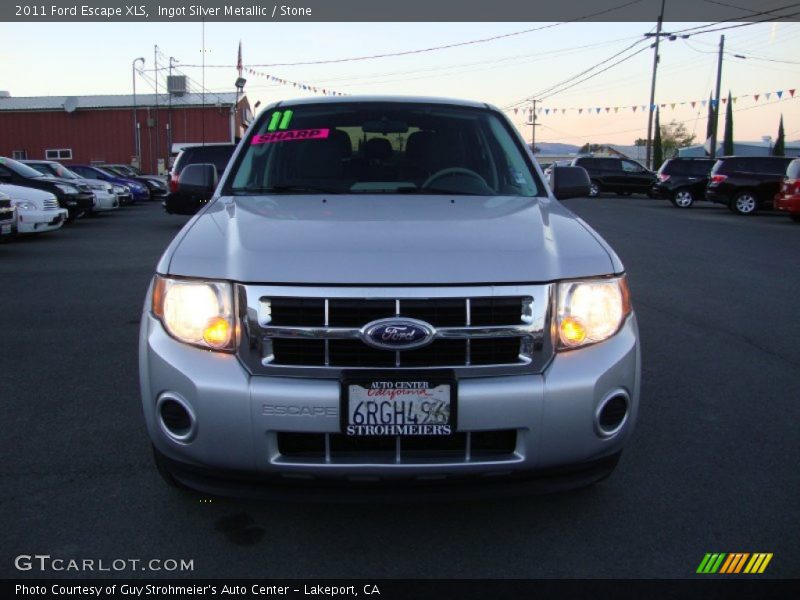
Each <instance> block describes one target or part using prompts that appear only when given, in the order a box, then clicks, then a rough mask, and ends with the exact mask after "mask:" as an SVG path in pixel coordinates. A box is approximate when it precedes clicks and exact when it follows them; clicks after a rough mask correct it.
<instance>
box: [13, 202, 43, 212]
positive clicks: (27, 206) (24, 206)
mask: <svg viewBox="0 0 800 600" xmlns="http://www.w3.org/2000/svg"><path fill="white" fill-rule="evenodd" d="M14 204H15V205H16V207H17V210H39V207H38V206H36V205H35V204H34V203H33V202H15V203H14Z"/></svg>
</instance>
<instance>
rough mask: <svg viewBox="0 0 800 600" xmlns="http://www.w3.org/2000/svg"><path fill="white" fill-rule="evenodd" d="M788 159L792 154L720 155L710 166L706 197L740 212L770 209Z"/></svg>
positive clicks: (784, 172)
mask: <svg viewBox="0 0 800 600" xmlns="http://www.w3.org/2000/svg"><path fill="white" fill-rule="evenodd" d="M790 162H792V157H783V156H723V157H722V158H720V159H719V160H718V161H717V162H716V164H715V165H714V168H713V169H711V177H710V179H709V181H708V186H707V187H706V198H707V199H708V200H710V201H711V202H716V203H718V204H725V205H726V206H727V207H728V208H730V209H731V210H732V211H733V212H735V213H737V214H740V215H751V214H753V213H754V212H756V211H757V210H758V209H759V208H766V209H770V208H772V199H773V198H774V197H775V194H777V193H778V191H779V190H780V188H781V185H782V184H783V177H784V175H786V167H788V166H789V163H790Z"/></svg>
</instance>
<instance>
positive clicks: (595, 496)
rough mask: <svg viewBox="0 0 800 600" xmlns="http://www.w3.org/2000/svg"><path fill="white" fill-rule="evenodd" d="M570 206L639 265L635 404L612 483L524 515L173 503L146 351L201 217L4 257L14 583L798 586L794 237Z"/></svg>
mask: <svg viewBox="0 0 800 600" xmlns="http://www.w3.org/2000/svg"><path fill="white" fill-rule="evenodd" d="M565 204H567V206H569V207H570V208H571V209H572V210H574V211H575V212H576V213H577V214H578V215H580V216H581V217H583V218H584V219H585V220H586V221H587V222H588V223H589V224H590V225H592V226H593V227H594V228H595V229H597V230H598V231H599V232H600V233H601V234H602V235H603V236H604V237H605V238H606V240H608V241H609V242H610V243H611V245H612V246H613V247H614V248H615V249H616V251H617V252H618V254H619V255H620V257H621V258H622V260H623V262H624V263H625V265H626V267H627V270H628V273H629V280H630V285H631V289H632V294H633V301H634V307H635V309H636V311H637V313H638V318H639V326H640V330H641V336H642V349H643V386H642V397H641V408H640V414H639V422H638V427H637V431H636V433H635V436H634V438H633V440H632V442H631V444H630V445H629V446H628V448H627V449H626V451H625V453H624V454H623V456H622V460H621V461H620V464H619V466H618V468H617V470H616V472H615V473H614V474H613V475H612V476H611V478H609V479H608V480H606V481H605V482H603V483H601V484H599V485H597V486H594V487H592V488H589V489H585V490H580V491H576V492H570V493H562V494H557V495H549V496H537V497H529V498H511V499H508V498H506V499H494V500H482V501H454V502H448V503H435V504H425V503H413V504H407V505H406V504H401V503H399V504H398V503H392V504H386V503H382V502H376V503H360V504H344V505H342V504H328V503H324V502H313V503H302V502H265V501H259V502H254V501H238V500H228V499H219V498H204V497H201V496H197V495H194V494H187V493H181V492H180V491H177V490H174V489H171V488H169V487H167V486H166V485H165V484H164V483H163V482H162V480H161V479H160V477H159V476H158V474H157V473H156V471H155V469H154V467H153V464H152V460H151V455H150V446H149V441H148V438H147V434H146V431H145V428H144V424H143V419H142V414H141V408H140V399H139V391H138V382H137V333H138V324H139V315H140V311H141V306H142V302H143V300H144V294H145V291H146V288H147V285H148V282H149V279H150V277H151V275H152V272H153V269H154V267H155V264H156V261H157V260H158V257H159V255H160V254H161V252H162V251H163V249H164V248H165V247H166V245H167V244H168V243H169V241H170V240H171V239H172V237H173V236H174V235H175V234H176V233H177V232H178V230H179V229H180V227H181V226H182V225H183V223H185V221H186V218H183V217H174V216H169V215H165V214H164V213H163V212H162V210H161V208H160V207H159V206H158V205H157V204H156V203H152V204H149V205H137V206H132V207H127V208H124V209H121V210H119V211H117V212H116V213H113V214H104V215H100V216H98V217H95V218H87V219H81V220H79V221H78V222H76V223H74V224H71V225H68V226H66V227H64V228H63V229H62V230H60V231H57V232H53V233H50V234H45V235H40V236H38V237H36V238H29V239H22V240H18V241H14V242H11V243H5V244H2V245H0V282H2V283H1V284H0V332H2V343H1V344H2V345H1V347H2V351H0V356H1V357H2V358H1V360H0V373H1V375H0V399H1V402H2V404H0V406H2V410H3V415H2V421H0V423H1V424H2V426H0V449H1V450H2V457H3V458H2V461H0V488H1V489H2V494H0V508H1V509H2V510H0V529H1V530H2V535H0V576H2V577H28V576H36V577H41V576H42V575H44V576H46V577H53V576H88V575H91V573H75V572H53V571H50V572H46V573H40V572H38V571H35V570H32V571H18V570H17V569H16V568H15V567H14V557H16V556H18V555H20V554H25V555H28V554H30V555H33V554H48V555H51V556H52V557H60V558H65V559H70V558H74V559H78V560H80V559H103V560H104V561H107V564H108V563H110V562H111V561H112V560H114V559H131V558H133V559H143V560H149V559H153V558H156V559H170V558H172V559H178V560H180V559H191V560H193V564H194V570H193V571H192V572H189V573H179V572H177V573H176V572H170V573H160V572H139V571H135V570H123V571H121V572H119V573H116V575H119V576H127V577H138V576H146V577H153V576H160V575H169V576H178V577H180V576H183V575H189V576H193V577H208V578H215V577H259V578H269V577H275V578H334V577H337V578H343V577H344V578H350V577H365V578H389V577H424V578H428V577H430V578H450V577H470V578H471V577H501V578H512V577H513V578H527V577H647V578H650V577H692V576H693V575H694V572H695V569H696V568H697V566H698V564H699V563H700V561H701V559H702V558H703V555H704V554H705V553H707V552H771V553H774V558H773V559H772V562H771V563H770V565H769V567H768V569H767V572H766V574H765V576H772V577H798V576H800V536H799V535H798V534H799V533H800V531H799V530H800V527H798V524H799V523H800V468H798V465H800V318H798V306H800V269H798V261H799V260H800V226H798V225H796V224H794V223H792V222H791V221H790V220H789V219H788V218H786V217H784V216H781V215H756V216H753V217H737V216H735V215H733V214H732V213H730V212H729V211H728V210H726V209H724V208H721V207H718V206H712V205H710V204H706V203H698V204H697V205H696V206H695V207H694V208H692V209H689V210H679V209H675V208H673V207H672V206H671V205H670V204H669V203H667V202H665V201H656V200H649V199H646V198H643V197H639V198H637V197H632V198H615V197H601V198H595V199H588V198H587V199H575V200H569V201H566V202H565ZM112 574H113V573H112ZM96 575H106V576H107V575H109V573H96Z"/></svg>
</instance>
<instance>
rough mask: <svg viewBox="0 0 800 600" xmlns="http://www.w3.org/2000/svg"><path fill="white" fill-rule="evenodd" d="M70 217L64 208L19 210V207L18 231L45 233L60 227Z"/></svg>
mask: <svg viewBox="0 0 800 600" xmlns="http://www.w3.org/2000/svg"><path fill="white" fill-rule="evenodd" d="M67 217H69V212H68V211H67V210H66V209H64V208H59V209H58V210H19V209H17V232H19V233H44V232H45V231H55V230H56V229H59V228H60V227H61V226H62V225H63V224H64V222H65V221H66V220H67Z"/></svg>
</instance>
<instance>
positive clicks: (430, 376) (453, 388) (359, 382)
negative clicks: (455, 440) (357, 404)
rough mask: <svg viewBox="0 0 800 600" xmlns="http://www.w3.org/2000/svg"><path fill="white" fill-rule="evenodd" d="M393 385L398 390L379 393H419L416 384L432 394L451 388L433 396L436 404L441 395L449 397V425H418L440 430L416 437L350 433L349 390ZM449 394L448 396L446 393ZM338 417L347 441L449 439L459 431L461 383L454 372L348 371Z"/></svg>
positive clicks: (416, 433)
mask: <svg viewBox="0 0 800 600" xmlns="http://www.w3.org/2000/svg"><path fill="white" fill-rule="evenodd" d="M376 382H377V383H379V384H380V383H384V384H385V383H392V384H395V387H382V388H379V389H388V390H391V389H403V390H407V389H411V390H414V389H420V388H415V387H413V386H414V385H415V384H421V383H422V384H427V387H424V388H421V389H428V390H431V391H435V390H436V388H438V387H440V386H442V385H446V386H449V390H444V391H439V392H436V395H435V396H434V401H436V400H437V399H438V400H441V399H442V398H441V395H442V394H447V399H448V402H447V408H448V410H449V418H448V419H447V422H446V423H418V424H417V425H439V426H440V427H438V428H435V429H434V430H433V431H435V432H425V428H423V429H422V430H419V429H417V430H416V431H414V432H413V433H405V432H399V433H398V432H396V431H391V432H387V433H365V432H362V431H356V432H354V433H351V432H350V429H349V427H350V426H351V425H355V424H353V423H351V422H350V401H351V393H350V387H351V386H360V387H362V388H364V389H370V387H371V386H372V384H373V383H376ZM396 384H412V387H411V388H408V387H400V388H398V387H396ZM448 391H449V393H447V392H448ZM384 401H389V402H395V401H396V400H394V399H387V400H384ZM420 402H421V401H420ZM339 415H340V427H341V433H343V434H344V435H346V436H347V437H355V438H357V437H365V438H378V437H394V436H400V437H410V436H414V437H417V436H425V437H437V438H441V437H449V436H452V435H455V434H456V433H457V431H458V381H457V379H456V376H455V373H453V372H452V371H431V372H419V371H417V372H416V373H415V374H413V373H412V374H409V373H398V372H396V371H385V372H375V371H372V372H359V371H349V372H343V373H342V377H341V380H340V393H339ZM379 425H380V426H384V425H385V426H397V424H396V423H376V424H374V426H376V427H377V426H379ZM405 425H406V426H409V425H414V424H413V423H407V424H405ZM442 425H444V426H445V427H447V428H448V429H449V431H448V432H446V433H445V432H443V430H442V428H441V426H442Z"/></svg>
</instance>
